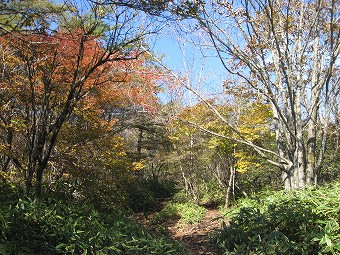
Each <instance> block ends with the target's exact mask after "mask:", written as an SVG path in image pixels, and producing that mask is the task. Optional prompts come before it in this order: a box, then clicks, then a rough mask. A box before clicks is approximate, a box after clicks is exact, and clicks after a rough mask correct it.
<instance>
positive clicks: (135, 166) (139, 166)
mask: <svg viewBox="0 0 340 255" xmlns="http://www.w3.org/2000/svg"><path fill="white" fill-rule="evenodd" d="M144 167H145V162H144V161H139V162H132V170H134V171H139V170H141V169H143V168H144Z"/></svg>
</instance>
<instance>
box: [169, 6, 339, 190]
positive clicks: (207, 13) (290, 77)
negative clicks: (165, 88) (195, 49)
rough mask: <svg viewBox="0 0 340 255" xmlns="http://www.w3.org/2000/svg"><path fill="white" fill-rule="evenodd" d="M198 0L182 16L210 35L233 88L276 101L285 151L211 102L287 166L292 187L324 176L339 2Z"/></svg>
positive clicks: (275, 121) (276, 123)
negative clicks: (257, 136) (266, 144)
mask: <svg viewBox="0 0 340 255" xmlns="http://www.w3.org/2000/svg"><path fill="white" fill-rule="evenodd" d="M192 4H193V5H194V7H192V6H191V7H190V8H189V7H187V6H184V5H180V6H179V7H178V8H177V9H176V12H177V14H179V15H180V16H181V17H189V18H190V19H191V22H192V21H193V20H195V21H196V22H197V23H196V27H195V29H198V30H199V31H200V32H202V33H200V35H202V34H204V35H206V38H207V40H206V41H210V42H211V49H212V50H213V51H214V52H216V53H217V56H218V57H219V58H220V60H221V62H222V64H223V65H224V67H225V69H226V71H227V73H228V75H229V76H230V77H231V78H230V81H232V82H231V83H230V82H228V86H230V87H237V86H240V84H241V85H242V86H243V89H247V90H249V89H250V90H253V92H254V93H257V94H258V98H259V99H260V100H267V101H268V102H269V103H270V105H271V108H272V113H273V117H272V128H273V132H274V133H275V136H276V144H277V149H276V150H273V149H272V148H267V147H262V146H257V145H255V144H254V143H253V142H252V141H251V140H249V139H248V138H247V137H246V136H243V135H242V133H241V132H240V130H238V127H237V126H235V125H234V124H233V123H230V122H229V121H228V119H225V118H224V117H223V116H222V115H221V114H219V113H218V110H217V109H216V108H214V107H213V106H212V105H209V104H208V103H207V105H208V107H210V109H212V111H213V112H215V114H216V116H217V117H218V118H220V119H221V120H223V121H224V122H225V124H226V125H228V126H229V127H230V128H232V129H233V131H234V133H236V134H238V137H239V139H240V142H241V143H243V144H247V145H248V146H250V147H252V148H253V149H254V150H255V151H257V152H258V153H259V154H260V155H261V156H262V157H264V158H265V159H266V160H267V161H268V162H270V163H271V164H272V165H274V166H276V167H278V168H280V170H281V172H282V182H283V184H284V187H285V188H286V189H298V188H304V187H305V186H306V185H312V184H313V183H315V182H317V176H318V173H319V171H320V168H321V166H322V162H323V159H324V154H325V151H326V144H327V143H326V141H327V137H328V134H329V126H330V124H331V123H333V122H334V116H335V115H333V112H334V111H335V107H336V105H337V103H338V96H339V79H338V73H339V68H338V65H337V63H338V61H339V54H340V43H339V42H340V32H339V29H338V23H339V13H340V12H339V1H285V0H276V1H266V0H265V1H262V0H243V1H235V2H229V1H217V2H216V1H207V2H205V1H192ZM191 27H194V26H191ZM206 41H205V42H206ZM205 47H206V44H205ZM240 80H241V81H243V82H239V81H240ZM198 96H199V95H198ZM199 97H200V96H199ZM200 99H201V100H204V99H203V98H202V97H200Z"/></svg>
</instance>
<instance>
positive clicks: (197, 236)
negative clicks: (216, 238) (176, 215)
mask: <svg viewBox="0 0 340 255" xmlns="http://www.w3.org/2000/svg"><path fill="white" fill-rule="evenodd" d="M222 220H223V218H222V216H221V214H220V213H219V211H218V210H216V209H208V211H207V213H206V215H205V217H204V219H203V220H202V221H201V222H199V223H197V224H195V225H185V226H179V225H178V224H176V223H175V224H173V225H170V226H169V227H168V229H169V232H170V235H171V237H172V238H174V239H175V240H177V241H179V242H180V243H182V244H183V245H184V246H185V247H186V249H187V250H188V251H189V252H190V253H191V254H192V255H218V252H217V251H216V249H215V248H214V247H213V246H211V242H210V239H211V237H212V235H213V234H214V231H215V230H217V229H219V228H220V226H221V222H222Z"/></svg>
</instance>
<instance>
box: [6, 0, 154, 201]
mask: <svg viewBox="0 0 340 255" xmlns="http://www.w3.org/2000/svg"><path fill="white" fill-rule="evenodd" d="M85 5H86V6H85V7H86V8H83V9H80V7H79V6H77V3H76V2H74V3H72V2H70V1H68V2H65V6H66V7H67V11H66V12H65V13H64V14H63V16H59V17H58V20H59V22H60V23H59V28H58V31H57V32H54V33H52V34H48V33H42V34H27V35H26V34H22V33H21V34H15V33H14V32H13V33H9V34H5V35H3V36H2V37H1V41H2V44H1V46H2V48H4V47H5V46H6V49H8V51H7V50H6V51H3V52H2V53H3V56H4V59H5V61H4V62H3V63H2V70H3V72H2V77H1V81H2V91H3V92H4V94H6V95H8V96H9V97H10V96H13V93H17V94H18V97H15V99H14V100H12V99H11V100H9V101H8V102H10V103H11V105H13V107H12V108H11V110H9V111H10V114H8V113H3V119H4V120H6V121H7V122H8V121H10V120H9V119H8V118H9V116H10V115H11V116H14V115H15V116H16V117H17V118H18V119H19V120H20V125H22V126H23V127H24V129H25V133H24V135H23V137H24V141H25V142H24V143H25V144H26V146H25V148H26V151H25V155H26V156H25V157H24V158H23V160H22V162H20V165H21V166H23V170H24V172H25V182H26V192H25V193H26V196H29V195H30V190H31V187H32V185H33V181H34V180H35V187H36V191H35V198H36V199H39V198H40V197H41V187H42V180H43V173H44V171H45V170H46V168H47V166H48V162H49V160H50V158H51V155H52V153H53V151H54V149H55V145H56V142H57V140H58V136H59V133H60V131H61V129H62V127H63V125H64V124H65V122H66V121H67V120H69V118H70V116H71V115H72V112H73V111H74V109H75V108H76V106H77V104H78V103H79V101H80V100H82V99H84V98H85V97H86V96H87V95H89V94H90V93H94V90H95V88H98V87H108V88H109V89H110V87H114V86H117V87H116V89H115V92H116V93H115V95H119V93H118V92H117V91H118V90H119V89H118V88H119V86H121V84H124V82H126V81H128V79H131V77H132V75H130V74H129V73H128V72H127V71H128V70H130V69H129V67H128V65H127V64H128V62H129V60H135V59H137V58H138V56H139V55H140V51H139V50H138V49H139V45H140V43H141V40H142V39H143V37H144V36H145V35H146V34H148V33H149V32H150V30H147V29H142V28H141V27H140V26H139V25H137V24H136V23H135V19H136V17H137V13H135V12H132V11H130V9H128V8H124V7H122V6H118V7H114V6H111V7H110V8H106V7H105V8H104V7H102V6H99V5H96V4H92V3H90V2H86V4H85ZM82 6H83V7H84V5H82ZM134 25H136V26H135V27H134ZM13 60H14V62H13ZM13 63H15V64H14V66H13ZM11 65H12V66H11ZM13 67H14V68H13ZM134 89H137V88H136V86H135V87H134V86H132V87H131V88H130V89H129V91H132V90H134ZM150 93H151V94H152V92H150ZM121 94H123V93H121ZM131 98H132V97H131ZM135 98H137V97H136V96H135ZM16 100H17V101H16ZM2 105H3V106H6V107H7V106H8V105H9V104H8V103H3V104H2ZM12 122H13V121H12ZM4 127H6V128H7V127H8V123H7V124H6V123H4ZM6 132H7V133H8V128H7V131H6ZM6 146H7V145H6ZM7 147H8V146H7ZM7 154H8V155H9V154H10V153H7ZM11 159H12V160H13V159H14V157H13V156H11Z"/></svg>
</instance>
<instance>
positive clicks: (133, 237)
mask: <svg viewBox="0 0 340 255" xmlns="http://www.w3.org/2000/svg"><path fill="white" fill-rule="evenodd" d="M0 191H2V192H3V191H5V190H4V189H3V187H2V186H0ZM6 191H8V190H6ZM1 198H2V197H1V195H0V199H1ZM14 253H15V254H25V255H33V254H70V255H71V254H77V255H78V254H82V255H86V254H103V255H104V254H169V255H176V254H185V253H184V251H183V249H182V248H181V247H180V246H179V245H178V244H176V243H173V242H169V240H167V239H166V238H165V237H162V236H160V237H157V238H156V237H154V236H153V235H151V234H150V233H148V232H147V231H145V230H144V229H143V228H141V227H139V226H138V225H136V224H135V223H134V222H132V221H130V220H127V219H126V218H124V217H122V216H121V215H119V214H118V213H117V212H113V211H108V212H107V213H100V212H98V211H97V210H96V209H94V207H93V206H92V205H91V204H88V203H80V202H79V201H76V200H70V201H64V200H56V199H52V198H50V199H48V200H46V201H41V202H40V203H39V204H37V203H34V202H32V201H24V200H17V201H15V200H7V199H6V200H5V201H2V199H1V203H0V254H14Z"/></svg>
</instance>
